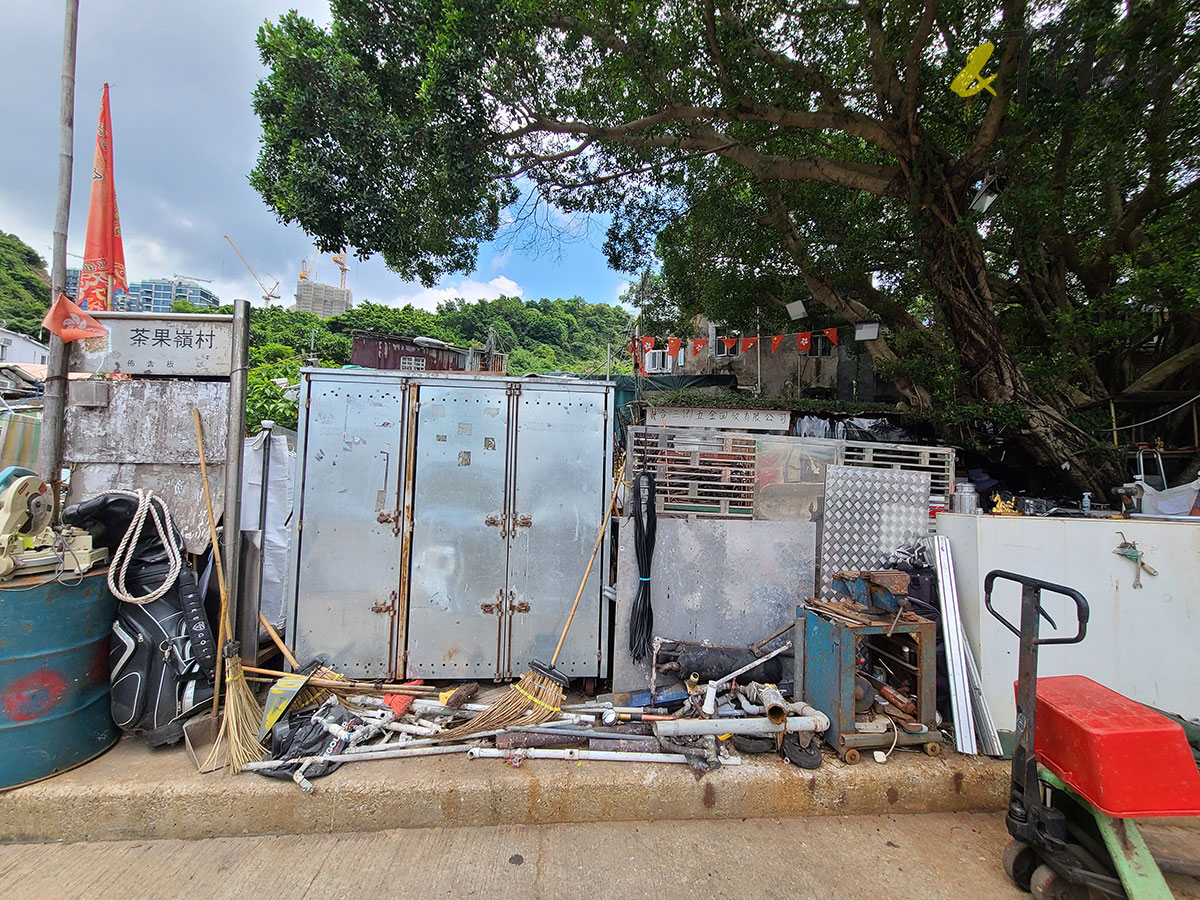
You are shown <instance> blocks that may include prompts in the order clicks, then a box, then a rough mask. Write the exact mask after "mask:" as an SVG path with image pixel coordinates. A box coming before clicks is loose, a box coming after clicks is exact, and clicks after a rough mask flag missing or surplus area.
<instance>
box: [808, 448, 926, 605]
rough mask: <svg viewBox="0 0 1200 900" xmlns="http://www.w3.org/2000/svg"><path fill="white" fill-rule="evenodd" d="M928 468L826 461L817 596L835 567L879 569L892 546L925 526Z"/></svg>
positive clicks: (827, 590) (829, 591) (826, 590)
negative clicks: (830, 463) (914, 469)
mask: <svg viewBox="0 0 1200 900" xmlns="http://www.w3.org/2000/svg"><path fill="white" fill-rule="evenodd" d="M929 486H930V476H929V473H928V472H905V471H902V470H899V469H863V468H858V467H854V466H827V467H826V469H825V518H824V522H823V526H824V527H823V531H822V536H821V596H822V597H824V598H826V599H831V598H832V597H834V596H835V595H834V592H833V588H832V581H833V573H834V572H838V571H841V570H842V569H877V568H880V567H881V566H882V565H883V563H884V561H885V560H886V559H887V557H888V556H889V555H891V553H892V552H893V551H894V550H896V548H898V547H900V546H903V545H904V544H911V543H912V542H914V541H915V540H916V539H917V538H920V537H924V536H925V535H927V534H928V532H929V491H930V487H929Z"/></svg>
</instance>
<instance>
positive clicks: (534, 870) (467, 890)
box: [0, 813, 1200, 900]
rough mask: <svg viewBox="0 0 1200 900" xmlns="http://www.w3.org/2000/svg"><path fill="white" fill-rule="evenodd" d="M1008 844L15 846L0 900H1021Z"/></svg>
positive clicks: (698, 824)
mask: <svg viewBox="0 0 1200 900" xmlns="http://www.w3.org/2000/svg"><path fill="white" fill-rule="evenodd" d="M1145 830H1146V831H1147V832H1148V833H1147V838H1148V840H1149V841H1150V843H1151V846H1152V847H1155V845H1156V844H1158V845H1159V846H1161V847H1162V849H1164V850H1166V851H1167V852H1169V853H1176V854H1177V853H1179V852H1181V851H1183V850H1186V849H1188V848H1190V849H1191V850H1195V849H1196V848H1197V844H1198V841H1197V837H1198V835H1197V832H1196V831H1195V830H1194V829H1189V828H1187V827H1186V826H1184V825H1180V824H1178V822H1177V821H1176V822H1169V823H1162V822H1160V823H1155V824H1154V825H1152V826H1149V827H1148V828H1146V829H1145ZM1007 842H1008V834H1007V833H1006V832H1005V830H1004V822H1003V817H1002V816H1001V815H1000V814H998V813H940V814H932V815H909V816H903V815H902V816H822V817H816V818H802V819H742V820H733V821H719V822H713V821H696V820H692V821H655V822H647V821H635V822H602V823H595V824H588V825H541V826H530V825H502V826H498V827H488V828H410V829H400V830H394V831H380V832H374V833H370V834H343V835H328V834H327V835H305V836H274V837H248V838H211V839H209V840H202V841H177V840H169V841H138V842H133V843H130V842H123V841H122V842H115V841H110V842H105V843H93V844H37V845H30V844H26V845H8V846H0V898H4V900H7V898H13V900H29V898H31V897H32V898H38V900H60V898H61V900H71V898H87V900H143V898H145V900H150V898H153V900H158V898H162V897H185V896H186V897H203V898H205V900H208V898H212V900H221V898H231V900H233V898H237V900H242V898H245V897H250V896H252V897H264V898H271V900H338V898H354V900H358V898H361V897H388V898H400V900H402V898H406V897H413V898H420V900H427V898H431V897H475V896H485V897H487V898H489V900H505V898H514V900H541V898H545V900H558V898H564V897H588V898H589V900H592V898H594V900H604V898H609V897H614V898H621V900H637V898H641V897H653V898H656V900H657V898H663V897H666V898H679V897H694V898H730V900H770V898H780V900H783V898H786V900H815V898H822V900H878V898H881V897H905V898H919V900H963V898H980V900H1006V898H1011V900H1015V898H1020V897H1027V896H1028V895H1027V894H1022V893H1021V892H1020V891H1018V890H1017V889H1016V888H1015V887H1014V886H1013V885H1012V884H1011V883H1010V882H1009V880H1008V877H1007V876H1006V875H1005V874H1004V871H1003V868H1002V867H1001V863H1000V855H1001V853H1002V852H1003V849H1004V846H1005V844H1007ZM1155 849H1156V851H1157V850H1158V849H1159V848H1158V847H1155ZM1168 882H1169V883H1170V886H1171V889H1172V891H1173V892H1174V895H1175V897H1177V898H1179V900H1184V898H1193V900H1194V898H1197V897H1200V893H1198V892H1197V882H1196V881H1194V880H1192V879H1190V878H1183V877H1177V876H1174V875H1168Z"/></svg>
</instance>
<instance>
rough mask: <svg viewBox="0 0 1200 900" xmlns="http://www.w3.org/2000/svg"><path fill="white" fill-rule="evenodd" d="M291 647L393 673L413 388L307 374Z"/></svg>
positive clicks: (345, 665)
mask: <svg viewBox="0 0 1200 900" xmlns="http://www.w3.org/2000/svg"><path fill="white" fill-rule="evenodd" d="M305 385H306V387H307V391H306V392H305V394H304V395H303V396H302V397H301V423H302V430H301V442H300V443H299V444H298V447H297V450H298V453H299V454H300V455H299V456H298V457H297V458H298V472H299V489H298V490H297V492H296V496H297V500H296V504H297V506H296V513H295V514H294V516H293V518H294V520H295V521H294V527H295V528H296V530H297V531H298V534H297V535H296V538H297V539H296V540H293V541H292V546H293V548H294V555H295V556H296V559H297V560H298V562H299V565H298V566H293V567H291V569H292V572H293V583H292V585H291V590H290V591H289V594H290V596H291V598H292V601H293V602H292V604H291V610H290V611H291V615H290V616H289V625H288V643H289V644H290V645H291V646H292V648H293V651H294V652H295V653H296V656H297V657H298V658H299V659H301V660H304V661H307V660H309V659H312V658H313V657H315V656H318V655H324V656H326V657H327V658H328V660H329V662H330V663H331V664H332V665H333V666H334V668H336V669H338V670H339V671H343V672H346V673H348V674H352V675H355V676H359V677H364V678H381V677H385V676H387V675H389V674H391V672H392V669H393V666H392V658H393V656H394V647H393V641H394V631H395V629H394V622H393V618H394V613H395V611H396V610H397V609H398V608H399V605H400V603H399V590H400V550H401V541H400V535H401V533H402V530H403V522H402V521H401V518H402V517H401V513H400V486H401V477H402V473H403V471H404V463H405V460H404V447H405V414H406V411H407V405H406V403H407V398H406V393H407V391H406V386H405V385H404V384H402V383H399V382H390V383H388V382H385V383H372V382H370V381H366V380H364V379H362V378H348V377H346V376H341V377H339V376H338V375H330V376H324V377H319V378H312V377H310V378H308V379H306V380H305Z"/></svg>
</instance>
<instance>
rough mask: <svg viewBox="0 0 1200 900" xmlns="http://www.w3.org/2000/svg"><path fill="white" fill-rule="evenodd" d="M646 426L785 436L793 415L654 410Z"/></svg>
mask: <svg viewBox="0 0 1200 900" xmlns="http://www.w3.org/2000/svg"><path fill="white" fill-rule="evenodd" d="M646 424H647V425H662V426H665V427H667V428H689V427H690V428H733V429H736V430H738V431H776V432H786V431H787V430H788V428H789V427H790V426H791V424H792V414H791V413H790V412H788V411H787V410H781V409H713V408H709V407H701V406H653V407H651V408H650V409H648V410H647V411H646Z"/></svg>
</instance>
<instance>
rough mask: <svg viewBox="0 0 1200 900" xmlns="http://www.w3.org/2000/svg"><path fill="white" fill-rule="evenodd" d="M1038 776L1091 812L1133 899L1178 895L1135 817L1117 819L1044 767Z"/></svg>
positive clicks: (1164, 898)
mask: <svg viewBox="0 0 1200 900" xmlns="http://www.w3.org/2000/svg"><path fill="white" fill-rule="evenodd" d="M1038 778H1039V779H1040V780H1041V782H1042V784H1044V785H1046V786H1047V787H1049V788H1053V789H1054V790H1056V791H1062V792H1063V793H1065V794H1068V795H1069V796H1071V797H1073V798H1075V800H1076V802H1078V803H1079V805H1080V806H1082V807H1083V808H1084V809H1086V810H1088V811H1089V812H1090V813H1091V814H1092V816H1093V817H1094V818H1095V820H1096V827H1097V828H1098V829H1099V830H1100V835H1101V836H1102V837H1103V838H1104V846H1105V847H1106V848H1107V849H1108V855H1109V857H1111V858H1112V862H1113V866H1114V867H1115V868H1116V870H1117V875H1118V876H1119V877H1120V879H1121V884H1122V886H1123V887H1124V888H1125V893H1126V894H1128V895H1129V898H1130V900H1173V898H1174V896H1175V895H1174V894H1172V893H1171V889H1170V888H1169V887H1167V882H1166V879H1165V878H1163V874H1162V871H1161V870H1160V869H1159V868H1158V863H1157V862H1155V861H1154V856H1153V855H1152V854H1151V853H1150V850H1149V849H1148V848H1147V847H1146V842H1145V840H1143V838H1142V833H1141V831H1140V830H1139V829H1138V827H1137V823H1136V822H1135V821H1134V820H1133V819H1118V818H1115V817H1114V816H1110V815H1108V814H1107V813H1104V812H1101V811H1100V810H1098V809H1096V807H1094V806H1092V804H1091V803H1089V802H1088V801H1087V800H1085V799H1084V798H1083V797H1082V796H1080V795H1079V793H1078V792H1077V791H1074V790H1072V789H1071V787H1070V785H1068V784H1067V783H1066V782H1065V781H1063V780H1062V779H1061V778H1059V777H1058V776H1057V775H1055V774H1054V773H1053V772H1051V771H1049V770H1048V769H1046V768H1044V767H1039V768H1038Z"/></svg>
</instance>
